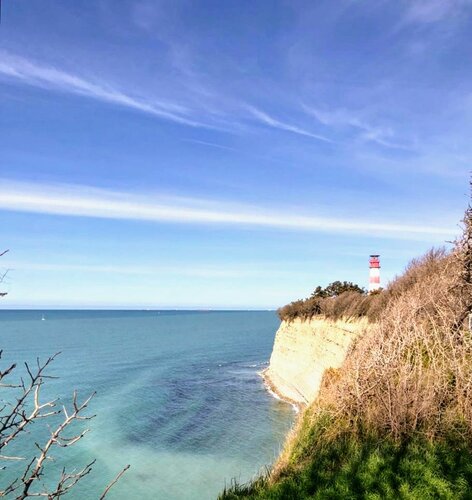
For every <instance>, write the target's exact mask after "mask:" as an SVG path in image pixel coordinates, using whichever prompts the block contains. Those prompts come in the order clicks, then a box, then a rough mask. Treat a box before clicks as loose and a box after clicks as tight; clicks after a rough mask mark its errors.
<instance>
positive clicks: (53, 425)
mask: <svg viewBox="0 0 472 500" xmlns="http://www.w3.org/2000/svg"><path fill="white" fill-rule="evenodd" d="M5 253H6V252H2V253H0V256H1V255H4V254H5ZM0 282H1V277H0ZM58 355H59V353H57V354H55V355H54V356H51V357H50V358H48V359H47V360H46V361H45V362H41V361H40V360H39V358H38V359H36V364H35V365H34V366H31V365H30V364H28V363H25V364H24V368H25V374H24V377H23V376H19V377H18V378H17V379H16V380H13V378H14V375H15V374H16V373H17V370H18V367H17V365H16V363H13V364H8V365H6V366H5V367H4V368H3V367H0V470H5V469H7V468H8V467H9V466H10V465H12V464H13V463H18V462H25V464H26V465H25V467H24V468H23V470H22V472H20V473H19V474H17V475H16V476H17V477H15V478H14V479H12V480H11V481H10V482H9V483H8V484H6V485H5V486H1V487H0V488H1V489H0V497H10V498H13V497H14V498H16V499H17V500H22V499H25V498H30V497H44V498H47V499H56V498H60V497H62V496H63V495H65V494H67V493H69V492H70V491H71V489H72V488H73V487H74V486H75V485H76V484H77V483H78V482H79V481H80V480H81V479H83V478H84V477H85V476H87V475H88V474H90V472H91V471H92V467H93V465H94V464H95V460H92V461H91V462H90V463H88V464H86V465H85V466H83V467H82V468H79V469H74V470H71V471H67V470H66V468H63V469H62V472H61V473H60V475H59V477H58V478H57V480H56V482H55V483H51V477H50V474H48V477H47V483H48V485H50V484H54V486H52V487H51V486H48V485H46V483H45V481H44V479H45V478H46V472H47V470H46V469H47V464H48V463H49V462H50V461H52V460H53V452H54V449H55V448H68V447H70V446H73V445H74V444H76V443H77V442H78V441H80V440H81V439H82V438H83V437H84V436H85V435H86V434H87V433H88V431H89V429H88V428H86V429H83V430H79V431H73V432H72V433H71V430H72V427H73V426H74V424H77V423H79V422H84V421H89V420H91V419H92V418H94V416H95V415H89V414H85V412H86V410H87V408H88V406H89V403H90V401H91V400H92V398H93V397H94V395H95V393H93V394H91V395H90V396H88V397H87V398H86V399H85V400H83V401H82V402H80V401H79V398H78V395H77V393H76V392H75V391H74V393H73V396H72V401H71V403H70V405H68V406H66V405H60V404H59V400H58V399H54V400H51V399H46V400H44V401H43V400H42V398H41V390H42V388H43V385H44V383H45V382H46V381H47V380H48V379H51V378H53V377H52V376H51V375H48V373H47V369H48V368H49V366H50V365H51V363H52V362H53V361H54V359H55V358H56V357H57V356H58ZM2 361H3V350H0V362H2ZM39 421H45V423H46V424H47V428H48V435H47V437H46V438H44V440H43V441H42V442H41V441H40V439H37V440H36V439H35V438H34V437H33V435H32V432H31V431H33V430H34V429H37V428H35V426H34V424H35V423H38V422H39ZM22 439H23V440H25V439H29V440H31V442H34V445H35V448H36V450H37V452H36V454H34V456H32V457H31V456H29V457H27V456H16V455H12V454H10V453H9V452H8V450H9V449H11V448H12V447H14V443H18V442H19V440H22ZM33 440H34V441H33ZM129 467H130V466H129V465H127V466H126V467H124V468H123V469H122V470H121V472H119V474H118V475H117V476H116V477H115V479H113V481H111V482H110V483H109V485H108V486H107V487H106V488H105V490H104V492H103V493H102V494H101V496H100V497H99V498H100V500H102V499H104V498H105V496H106V495H107V494H108V492H109V491H110V488H111V487H112V486H113V485H114V484H116V482H117V481H118V480H119V479H120V478H121V477H122V476H123V474H124V473H125V472H126V471H127V470H128V469H129ZM15 470H16V469H15ZM20 471H21V469H20ZM97 496H98V495H97Z"/></svg>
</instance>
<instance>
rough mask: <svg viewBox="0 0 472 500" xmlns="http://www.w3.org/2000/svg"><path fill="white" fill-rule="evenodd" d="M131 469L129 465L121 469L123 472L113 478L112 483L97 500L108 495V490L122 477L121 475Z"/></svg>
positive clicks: (101, 499)
mask: <svg viewBox="0 0 472 500" xmlns="http://www.w3.org/2000/svg"><path fill="white" fill-rule="evenodd" d="M130 467H131V465H129V464H128V465H127V466H126V467H124V468H123V470H122V471H121V472H120V473H119V474H118V475H117V476H116V477H115V479H113V481H112V482H111V483H110V484H109V485H108V486H107V487H106V488H105V490H104V492H103V493H102V495H101V496H100V499H99V500H103V499H104V498H105V497H106V495H107V494H108V492H109V491H110V489H111V488H112V486H114V485H115V484H116V483H117V482H118V481H119V480H120V479H121V477H122V476H123V474H124V473H125V472H126V471H127V470H128V469H129V468H130Z"/></svg>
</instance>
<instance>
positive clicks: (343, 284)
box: [311, 281, 366, 299]
mask: <svg viewBox="0 0 472 500" xmlns="http://www.w3.org/2000/svg"><path fill="white" fill-rule="evenodd" d="M345 292H357V293H366V292H365V289H364V288H361V287H360V286H359V285H356V284H355V283H352V281H333V282H332V283H330V284H329V285H328V286H327V287H325V288H322V287H321V286H317V287H316V288H315V290H314V292H313V293H312V294H311V296H312V297H320V298H323V299H324V298H326V297H338V296H339V295H341V294H342V293H345Z"/></svg>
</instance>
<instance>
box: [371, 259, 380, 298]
mask: <svg viewBox="0 0 472 500" xmlns="http://www.w3.org/2000/svg"><path fill="white" fill-rule="evenodd" d="M379 257H380V255H371V256H370V259H369V293H370V292H375V291H376V290H378V289H379V288H380V259H379Z"/></svg>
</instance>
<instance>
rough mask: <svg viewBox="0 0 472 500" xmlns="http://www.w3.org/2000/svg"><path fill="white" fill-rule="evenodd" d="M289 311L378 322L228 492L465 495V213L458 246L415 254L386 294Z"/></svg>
mask: <svg viewBox="0 0 472 500" xmlns="http://www.w3.org/2000/svg"><path fill="white" fill-rule="evenodd" d="M295 304H296V305H295V306H293V304H291V305H289V306H286V308H282V310H281V313H282V314H281V316H282V317H284V318H294V317H300V316H302V317H309V316H310V315H312V314H320V313H321V314H325V315H326V316H327V317H340V316H344V317H346V316H350V317H353V316H367V317H369V318H375V322H373V323H372V324H371V325H370V326H369V328H366V330H365V332H364V334H363V335H361V336H360V337H359V338H358V339H357V341H356V342H355V344H354V345H353V346H352V348H351V351H350V352H349V354H348V356H347V358H346V360H345V362H344V364H343V366H342V367H341V368H340V369H330V370H327V371H326V372H325V375H324V378H323V382H322V386H321V389H320V393H319V397H318V398H317V400H316V401H315V402H314V403H313V404H312V405H311V406H309V407H308V408H307V409H306V410H305V411H304V412H303V413H302V414H301V417H300V419H299V421H298V424H297V427H296V429H295V430H294V432H293V433H292V435H291V436H290V437H289V439H288V441H287V443H286V447H285V450H284V452H283V453H282V455H281V457H280V458H279V461H278V462H277V463H276V465H275V467H274V468H273V469H272V471H271V472H270V474H269V475H268V476H267V477H261V478H259V479H258V480H257V481H255V482H253V483H251V484H249V485H243V486H239V485H236V484H235V485H233V487H232V488H229V489H228V490H227V491H226V492H225V493H224V494H223V498H226V499H228V498H261V499H262V498H264V499H268V498H274V499H276V498H277V499H289V498H293V499H295V498H297V499H298V498H372V499H374V498H375V499H381V498H382V499H384V498H386V499H396V498H405V499H407V498H408V499H426V498H444V499H462V498H463V499H466V498H471V497H472V333H471V326H470V324H469V323H470V321H468V319H469V320H470V318H471V314H472V208H470V207H469V208H468V209H467V211H466V214H465V218H464V232H463V236H462V238H460V239H459V240H458V241H457V242H456V244H455V246H454V248H453V249H452V250H451V251H449V252H447V251H446V250H444V249H439V250H437V249H436V250H431V251H430V252H428V253H427V254H426V255H424V256H423V257H421V258H419V259H415V260H413V261H412V262H411V263H410V264H409V266H408V267H407V269H406V270H405V272H404V273H403V274H402V275H401V276H399V277H398V278H396V279H395V280H394V281H393V282H392V283H391V284H389V286H388V287H387V289H386V290H384V291H382V292H381V293H379V294H375V295H365V294H363V293H359V292H354V293H352V292H345V293H342V294H340V295H338V296H336V297H334V298H332V297H331V298H323V297H321V298H319V297H314V298H313V297H310V298H309V299H306V300H305V301H299V302H297V303H295Z"/></svg>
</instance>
